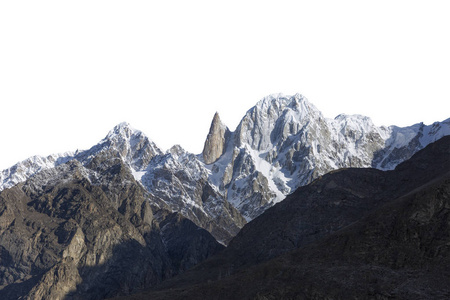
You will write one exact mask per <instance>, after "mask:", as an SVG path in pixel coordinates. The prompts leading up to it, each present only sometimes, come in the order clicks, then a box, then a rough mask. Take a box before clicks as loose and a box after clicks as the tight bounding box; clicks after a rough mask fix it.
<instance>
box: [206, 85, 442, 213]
mask: <svg viewBox="0 0 450 300" xmlns="http://www.w3.org/2000/svg"><path fill="white" fill-rule="evenodd" d="M215 127H217V128H224V127H225V125H224V124H221V122H219V117H218V116H217V115H216V116H215V117H214V120H213V122H212V125H211V131H210V134H209V135H208V139H207V141H206V143H205V150H204V151H203V161H204V162H207V163H209V164H208V165H207V167H208V168H209V170H210V171H211V175H210V181H211V182H212V183H213V184H214V185H215V186H217V187H218V189H219V190H220V191H221V192H223V193H224V194H225V195H226V197H227V200H228V201H229V202H230V203H232V204H233V206H235V207H236V208H237V209H239V211H240V212H241V213H242V214H243V215H244V216H245V217H246V218H247V220H251V219H253V218H255V217H256V216H258V215H259V214H260V213H262V212H263V211H264V210H265V209H266V208H267V207H270V206H272V205H273V204H274V203H276V202H279V201H281V200H283V199H284V197H285V196H286V195H287V194H289V193H291V192H293V191H294V190H295V189H297V188H298V187H299V186H302V185H305V184H308V183H309V182H311V181H312V180H314V179H315V178H317V177H319V176H321V175H323V174H325V173H327V172H329V171H331V170H335V169H339V168H349V167H357V168H362V167H376V168H379V169H383V170H389V169H393V168H395V166H396V165H397V164H399V163H400V162H402V161H404V160H406V159H408V158H410V157H411V156H412V155H413V154H414V153H415V152H417V151H418V150H420V149H422V148H423V147H424V146H426V145H428V144H429V143H430V142H433V141H435V140H437V139H439V138H441V137H442V136H444V135H449V134H450V119H447V120H445V121H443V122H441V123H439V122H436V123H434V124H433V125H430V126H425V125H424V124H422V123H420V124H416V125H413V126H410V127H405V128H400V127H396V126H390V127H377V126H375V125H374V124H373V123H372V121H371V120H370V118H368V117H365V116H360V115H345V114H341V115H339V116H337V117H336V118H334V119H328V118H325V117H324V116H323V115H322V113H321V112H320V111H319V110H318V109H317V108H316V107H315V106H314V105H313V104H311V103H310V102H309V101H308V100H307V99H306V98H305V97H303V96H301V95H299V94H297V95H294V96H284V95H282V94H277V95H270V96H268V97H266V98H264V99H262V100H261V101H260V102H258V103H257V104H256V106H254V107H253V108H251V109H250V110H249V111H248V112H247V113H246V114H245V116H244V118H243V119H242V120H241V122H240V124H239V125H238V127H237V129H236V131H235V132H232V133H231V132H229V130H228V129H227V130H216V129H215ZM225 128H226V127H225ZM220 135H222V136H220ZM211 141H215V143H211ZM217 143H223V145H222V146H220V147H217V145H216V144H217ZM207 145H209V147H211V148H212V147H215V149H223V151H222V153H220V155H218V154H217V151H216V153H215V157H216V160H215V161H211V159H210V158H211V155H208V154H209V153H210V152H211V151H210V150H209V148H208V146H207ZM207 158H208V159H207Z"/></svg>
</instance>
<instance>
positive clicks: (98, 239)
mask: <svg viewBox="0 0 450 300" xmlns="http://www.w3.org/2000/svg"><path fill="white" fill-rule="evenodd" d="M148 197H150V195H148V194H147V193H146V191H145V190H144V188H143V187H142V186H141V185H140V184H138V183H137V182H136V181H135V179H134V177H133V176H132V174H131V173H130V171H129V168H127V167H126V166H125V165H124V163H123V160H121V159H119V158H118V156H116V155H115V154H114V153H108V152H104V153H101V154H99V155H98V156H96V157H95V158H93V159H92V161H91V162H90V163H89V164H88V165H87V166H86V167H84V166H82V165H81V164H80V163H79V162H78V161H76V160H73V161H70V162H67V163H66V164H62V165H60V166H58V167H56V168H55V169H50V170H46V171H43V172H41V173H39V174H37V175H36V176H34V177H32V178H31V179H29V180H27V181H26V182H24V183H21V184H19V185H16V186H14V187H12V188H10V189H5V190H4V191H2V192H1V193H0V299H33V300H34V299H104V298H106V297H112V296H115V295H123V294H129V293H130V292H133V291H138V290H139V289H141V288H144V287H149V286H152V285H154V284H156V283H158V282H161V281H162V280H165V279H167V278H170V277H172V276H174V275H176V274H179V273H181V272H183V271H185V270H187V269H188V268H190V267H192V266H194V265H195V264H197V263H199V262H200V261H202V260H204V259H205V258H207V257H208V256H210V255H212V254H214V253H215V252H217V251H219V250H221V249H222V248H223V246H222V245H220V244H218V243H217V242H216V240H215V239H214V238H213V237H212V236H211V234H210V233H209V232H207V231H206V230H204V229H201V228H199V227H198V226H196V225H195V224H194V223H193V222H192V221H190V220H188V219H186V218H184V217H182V216H181V215H180V214H178V213H172V212H170V211H167V210H165V209H157V208H155V207H153V208H152V207H151V206H150V203H154V201H149V200H150V199H149V198H148Z"/></svg>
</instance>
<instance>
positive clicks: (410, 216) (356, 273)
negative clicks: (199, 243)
mask: <svg viewBox="0 0 450 300" xmlns="http://www.w3.org/2000/svg"><path fill="white" fill-rule="evenodd" d="M449 245H450V137H444V138H442V139H440V140H438V141H437V142H435V143H432V144H430V145H428V146H427V147H426V148H425V149H423V150H420V151H419V152H418V153H416V154H415V155H414V156H413V157H412V158H411V159H409V160H408V161H406V162H404V163H401V164H400V165H398V166H397V167H396V168H395V170H392V171H380V170H375V169H343V170H339V171H335V172H331V173H329V174H327V175H325V176H323V177H320V178H318V179H316V180H315V181H314V182H312V183H311V184H309V185H307V186H304V187H300V188H299V189H298V190H297V191H296V192H295V193H293V194H292V195H290V196H288V197H287V198H286V199H285V200H284V201H282V202H280V203H278V204H276V205H275V206H274V207H272V208H269V209H268V210H267V211H266V212H264V213H263V214H262V215H260V216H259V217H258V218H256V219H255V220H253V221H251V222H250V223H248V224H247V225H246V226H245V227H244V228H243V229H242V230H241V232H240V233H239V234H238V235H237V236H236V237H235V238H234V239H233V240H232V241H231V242H230V244H229V246H228V247H227V248H226V249H225V250H224V251H223V252H220V253H218V254H217V255H215V256H214V257H212V258H210V259H208V260H207V261H205V262H203V263H201V264H200V265H198V266H196V267H194V268H193V269H191V270H190V271H188V272H186V273H184V274H182V275H180V276H177V277H175V278H173V279H171V280H169V281H166V282H164V283H162V284H161V285H159V286H157V287H156V288H154V289H152V290H150V291H146V292H144V293H140V294H136V295H132V296H128V297H123V298H120V299H201V298H205V299H448V298H449V297H450V284H449V282H450V272H449V268H448V267H449V266H450V246H449Z"/></svg>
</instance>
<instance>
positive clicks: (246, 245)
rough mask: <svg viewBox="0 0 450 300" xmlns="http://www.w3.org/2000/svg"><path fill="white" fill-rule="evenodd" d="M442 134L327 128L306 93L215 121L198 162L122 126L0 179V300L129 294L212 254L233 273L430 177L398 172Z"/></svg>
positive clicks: (445, 130)
mask: <svg viewBox="0 0 450 300" xmlns="http://www.w3.org/2000/svg"><path fill="white" fill-rule="evenodd" d="M446 135H450V119H447V120H445V121H442V122H436V123H434V124H432V125H424V124H422V123H419V124H415V125H412V126H409V127H404V128H400V127H396V126H390V127H377V126H375V125H374V124H373V123H372V122H371V120H370V119H369V118H368V117H364V116H359V115H339V116H337V117H336V118H334V119H327V118H325V117H323V115H322V113H321V112H320V111H319V110H317V109H316V108H315V107H314V106H313V105H312V104H311V103H310V102H309V101H308V100H307V99H305V98H304V97H303V96H301V95H298V94H297V95H294V96H284V95H281V94H279V95H271V96H268V97H266V98H264V99H262V100H261V101H260V102H258V103H257V104H256V106H254V107H253V108H251V109H250V110H249V111H248V112H247V113H246V114H245V116H244V117H243V118H242V120H241V122H240V123H239V125H238V127H237V128H236V130H235V131H231V130H229V129H228V127H227V126H226V125H225V124H223V123H222V121H221V120H220V116H219V114H218V113H216V114H215V115H214V117H213V121H212V123H211V128H210V131H209V133H208V135H207V138H206V141H205V144H204V149H203V152H202V153H201V154H192V153H189V152H187V151H185V150H184V149H183V148H182V147H181V146H179V145H176V146H173V147H172V148H170V149H169V150H167V151H165V152H164V151H162V150H161V149H160V148H159V147H158V146H157V145H156V144H155V143H154V142H153V141H152V140H151V139H149V138H148V137H147V136H146V135H145V134H144V133H143V132H141V131H139V130H136V129H134V128H132V127H131V126H130V125H129V124H127V123H121V124H119V125H117V126H116V127H114V128H113V129H112V130H111V131H110V132H109V133H108V134H107V136H106V137H105V138H104V139H103V140H101V141H100V142H99V143H98V144H96V145H94V146H93V147H91V148H90V149H88V150H84V151H76V152H68V153H64V154H58V155H51V156H48V157H40V156H34V157H31V158H29V159H27V160H24V161H22V162H19V163H17V164H16V165H14V166H13V167H11V168H9V169H6V170H3V171H2V172H0V298H1V299H16V298H18V297H21V298H22V299H103V298H107V297H114V296H118V295H128V294H130V293H134V292H137V291H140V290H142V289H144V288H148V287H151V286H154V285H157V284H159V283H161V282H162V281H165V280H167V279H169V278H172V277H174V276H175V275H179V274H183V273H185V272H186V271H187V270H189V269H191V268H192V267H194V266H195V265H196V264H198V263H200V262H202V261H204V260H205V259H207V258H210V257H211V256H213V255H215V254H217V255H216V256H215V257H216V258H215V259H213V260H212V262H213V263H216V264H217V265H220V266H221V267H220V268H215V269H214V268H211V269H210V267H209V265H207V264H206V266H207V268H208V269H210V270H211V274H213V276H216V275H217V276H218V277H223V276H224V274H226V276H225V277H229V276H231V275H233V274H235V272H236V270H241V269H243V268H247V267H252V268H253V267H254V266H256V265H258V264H261V263H265V262H267V261H269V260H270V259H274V258H276V257H279V256H280V255H284V254H286V253H290V252H291V251H294V250H296V249H302V248H303V247H304V246H308V245H311V244H313V243H315V242H317V241H319V240H322V239H323V238H327V237H328V236H330V234H334V232H337V231H339V230H341V229H342V228H344V227H345V226H348V225H351V224H353V223H354V222H357V221H358V220H361V218H362V217H366V216H367V217H369V215H370V213H372V212H374V211H375V210H376V209H378V208H380V207H382V206H383V205H384V204H386V203H388V200H389V199H394V198H396V197H401V196H402V195H405V194H407V193H408V192H411V191H413V190H414V188H415V187H419V186H421V185H424V184H426V183H427V180H428V179H429V178H431V177H432V178H434V177H433V176H435V175H432V176H431V175H430V174H434V173H433V172H434V171H431V170H428V169H427V170H426V172H425V173H423V174H425V175H426V176H425V175H424V176H425V177H424V178H422V177H420V176H422V175H420V174H422V173H421V172H422V171H421V170H419V169H420V164H419V166H417V159H416V160H415V161H414V163H413V164H414V166H415V168H416V169H414V170H415V172H417V174H415V173H414V172H413V171H411V170H409V169H408V171H405V172H404V173H401V170H402V168H405V166H408V163H407V162H405V163H403V162H404V161H406V160H408V159H410V158H411V157H412V156H413V155H414V154H415V153H416V152H418V151H419V150H421V149H423V148H425V147H426V146H427V145H429V144H430V143H433V142H435V141H437V140H439V139H441V138H442V137H444V136H446ZM418 155H419V154H418ZM418 157H420V155H419V156H418ZM444 158H445V155H444ZM400 163H402V164H401V165H399V164H400ZM398 165H399V166H398ZM442 166H444V167H445V166H447V165H446V163H445V159H444V163H442V162H441V167H439V166H438V165H437V166H436V168H435V172H437V171H436V170H440V168H442ZM422 167H423V166H422ZM346 168H352V169H349V170H342V169H346ZM353 168H372V169H364V170H361V171H359V170H356V169H353ZM395 168H396V169H395ZM394 169H395V170H396V171H391V170H394ZM337 170H339V171H337ZM331 171H333V172H332V174H329V172H331ZM392 172H397V173H392ZM339 174H342V176H341V175H339ZM385 174H395V176H390V175H389V176H387V175H385ZM405 174H406V175H405ZM427 174H428V175H427ZM439 174H440V173H439ZM330 176H331V177H330ZM436 176H437V175H436ZM288 195H289V196H288ZM326 195H328V196H329V198H332V199H334V200H333V202H329V200H324V198H323V196H326ZM286 196H288V198H287V199H286V200H284V199H285V198H286ZM294 198H295V199H298V198H301V199H305V200H304V201H296V200H292V199H294ZM338 198H339V199H338ZM277 203H279V204H278V205H276V204H277ZM252 220H253V221H252ZM277 220H278V221H277ZM249 221H251V222H250V223H249V224H248V225H246V224H247V222H249ZM283 222H284V223H283ZM245 225H246V226H245ZM244 226H245V227H244ZM242 228H243V229H242ZM241 229H242V230H241ZM238 233H239V234H238ZM246 236H251V237H253V238H251V239H249V238H246ZM280 237H281V239H280ZM233 238H234V239H233ZM255 241H257V242H256V243H255ZM224 245H229V247H228V248H227V249H226V250H223V249H224ZM308 247H309V246H308ZM255 251H256V252H255ZM305 251H306V250H305ZM330 255H332V254H330ZM236 257H241V258H240V259H236ZM217 259H219V262H220V263H218V260H217ZM230 261H233V262H232V263H230ZM196 270H198V269H194V271H193V272H197V271H196ZM186 274H188V275H186V276H187V277H183V276H181V277H179V278H192V277H189V276H191V275H189V274H193V273H189V272H188V273H186ZM195 274H199V275H200V277H198V278H203V277H205V275H204V274H200V273H195ZM214 274H215V275H214ZM218 274H219V275H218ZM202 276H203V277H202ZM208 276H209V275H208ZM208 276H207V277H208ZM233 276H234V275H233ZM205 278H206V277H205ZM208 278H210V279H211V278H212V279H214V280H216V279H217V278H216V277H208ZM230 278H231V277H230ZM212 279H211V280H212ZM180 280H183V279H180ZM189 280H190V279H189ZM189 280H188V281H189ZM243 280H244V279H243ZM313 291H314V289H313ZM274 297H275V296H274ZM275 298H276V297H275ZM261 299H263V298H261Z"/></svg>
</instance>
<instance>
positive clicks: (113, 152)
mask: <svg viewBox="0 0 450 300" xmlns="http://www.w3.org/2000/svg"><path fill="white" fill-rule="evenodd" d="M444 135H450V119H448V120H445V121H443V122H436V123H434V124H432V125H430V126H426V125H424V124H420V123H419V124H415V125H413V126H409V127H404V128H401V127H396V126H390V127H377V126H375V125H374V124H373V122H372V121H371V120H370V118H368V117H365V116H360V115H345V114H341V115H339V116H337V117H336V118H334V119H328V118H325V117H324V116H323V115H322V113H321V112H320V111H319V110H318V109H317V108H316V107H315V106H314V105H313V104H312V103H310V102H309V101H308V100H307V99H306V98H305V97H304V96H302V95H300V94H296V95H293V96H288V95H283V94H273V95H269V96H267V97H265V98H263V99H262V100H261V101H259V102H258V103H257V104H256V105H255V106H254V107H253V108H251V109H250V110H248V111H247V113H246V114H245V115H244V117H243V118H242V120H241V122H240V123H239V125H238V126H237V128H236V130H235V131H234V132H231V131H230V130H229V129H228V128H227V127H226V126H225V125H224V124H223V123H222V121H221V120H220V117H219V114H218V113H216V114H215V115H214V118H213V120H212V122H211V128H210V131H209V134H208V136H207V138H206V141H205V145H204V150H203V152H202V153H201V154H199V155H194V154H191V153H189V152H187V151H185V150H184V149H183V148H182V147H181V146H178V145H177V146H174V147H172V148H171V149H170V150H168V151H167V152H165V153H164V152H163V151H161V149H160V148H159V147H158V146H157V145H156V144H155V143H154V142H153V141H152V140H151V139H149V138H148V137H147V136H145V134H144V133H142V132H141V131H139V130H136V129H134V128H133V127H131V125H130V124H128V123H125V122H124V123H120V124H118V125H117V126H115V127H114V128H113V129H112V130H111V131H110V132H109V133H108V134H107V135H106V137H105V138H104V139H103V140H101V141H100V142H99V143H98V144H97V145H95V146H93V147H92V148H90V149H88V150H85V151H77V152H75V153H66V154H64V155H59V156H51V157H48V158H39V159H36V158H34V159H29V160H27V161H24V162H21V163H19V164H17V165H16V166H14V167H12V168H10V169H7V170H4V171H3V172H2V173H0V190H1V189H4V188H7V187H11V186H13V185H14V184H17V183H19V182H22V181H24V180H26V179H27V178H29V177H32V176H33V175H34V174H36V173H37V172H40V171H43V170H46V169H51V168H54V167H56V166H58V165H60V164H64V163H66V162H68V161H70V160H77V161H78V162H80V163H81V164H82V165H83V166H85V165H87V164H89V163H90V162H92V161H93V160H95V159H96V158H97V157H99V156H102V157H103V158H105V157H106V158H108V159H120V160H121V161H123V163H124V165H126V166H127V167H128V168H130V170H131V173H132V174H133V175H134V178H135V179H136V180H137V181H138V182H140V184H142V185H143V187H144V188H145V189H146V191H147V192H148V193H149V194H150V195H152V197H151V198H152V199H153V200H152V201H154V202H153V204H152V205H155V206H158V207H165V208H166V209H168V210H171V211H177V212H180V213H182V214H183V215H184V216H186V217H188V218H189V219H191V220H192V221H194V223H195V224H197V225H199V226H201V227H203V228H205V229H207V230H208V231H210V232H211V233H213V235H214V237H215V238H216V239H218V240H220V241H221V242H223V243H226V242H227V241H228V240H229V239H230V238H231V237H232V236H233V235H235V234H236V233H237V232H238V231H239V229H240V228H241V227H242V226H243V225H244V224H245V220H244V217H245V219H247V221H248V220H252V219H254V218H255V217H256V216H258V215H259V214H261V213H262V212H264V211H265V210H266V209H267V208H268V207H271V206H272V205H274V204H275V203H277V202H279V201H282V200H283V199H284V198H285V197H286V195H288V194H290V193H291V192H293V191H294V190H295V189H297V188H298V187H299V186H302V185H305V184H307V183H309V182H311V181H312V180H314V179H315V178H317V177H318V176H321V175H323V174H325V173H327V172H329V171H331V170H335V169H338V168H347V167H376V168H379V169H384V170H388V169H393V168H394V167H395V166H396V165H397V164H399V163H400V162H402V161H404V160H406V159H408V158H409V157H411V155H412V154H414V153H415V152H417V151H418V150H420V149H422V148H423V147H424V146H426V145H427V144H429V143H430V142H432V141H435V140H437V139H438V138H440V137H442V136H444Z"/></svg>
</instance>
